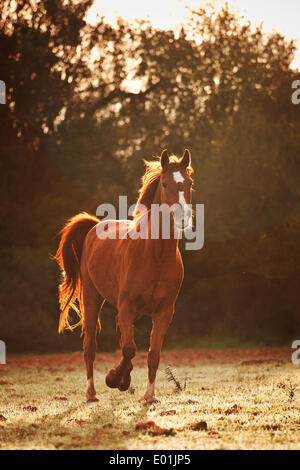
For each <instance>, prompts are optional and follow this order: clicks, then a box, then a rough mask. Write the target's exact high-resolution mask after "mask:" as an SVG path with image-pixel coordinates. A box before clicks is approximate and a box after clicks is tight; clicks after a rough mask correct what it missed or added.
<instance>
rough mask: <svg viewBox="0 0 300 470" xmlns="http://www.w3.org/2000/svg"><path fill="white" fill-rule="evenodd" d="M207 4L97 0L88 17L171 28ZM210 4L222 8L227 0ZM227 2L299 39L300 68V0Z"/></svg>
mask: <svg viewBox="0 0 300 470" xmlns="http://www.w3.org/2000/svg"><path fill="white" fill-rule="evenodd" d="M207 3H208V2H207V1H206V0H151V1H146V0H95V2H94V4H93V6H92V7H91V9H90V10H89V13H88V17H87V19H88V21H89V22H91V23H93V22H94V21H95V19H96V15H97V14H100V15H101V16H102V15H103V16H105V18H106V20H107V21H109V22H111V23H114V21H115V18H116V16H122V17H123V18H126V19H127V20H129V21H131V20H134V19H136V18H144V19H146V18H148V19H150V20H151V22H152V23H153V25H154V26H155V27H158V28H162V29H168V28H175V27H176V26H178V25H179V24H182V23H184V22H185V19H186V17H187V16H188V11H187V9H186V6H188V7H190V8H194V9H196V8H199V7H201V6H205V5H206V4H207ZM210 3H211V4H214V5H215V7H216V8H220V7H221V6H222V4H224V3H225V1H223V0H212V1H210ZM227 3H228V4H229V6H230V7H233V8H234V9H235V10H237V11H238V12H239V14H240V15H243V16H244V17H245V19H249V20H250V21H251V23H253V24H260V23H261V22H263V27H264V31H266V32H272V31H273V30H276V31H278V32H279V33H282V34H283V35H284V36H285V37H286V38H287V39H297V41H298V43H297V45H298V51H297V54H296V57H295V60H294V62H293V64H292V67H294V68H298V69H299V70H300V0H227Z"/></svg>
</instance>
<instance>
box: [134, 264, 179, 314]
mask: <svg viewBox="0 0 300 470" xmlns="http://www.w3.org/2000/svg"><path fill="white" fill-rule="evenodd" d="M181 282H182V270H181V269H180V267H177V266H175V267H174V268H173V270H172V271H170V270H167V271H166V270H165V269H164V268H163V266H157V268H156V269H153V267H152V269H151V270H147V268H146V269H144V270H143V272H140V273H136V275H135V282H134V290H133V291H132V289H130V291H131V300H132V303H133V306H134V309H135V310H136V311H137V312H141V313H143V314H152V313H153V312H157V311H160V310H163V309H164V308H166V307H167V306H168V305H172V304H173V303H174V302H175V300H176V297H177V295H178V292H179V289H180V286H181Z"/></svg>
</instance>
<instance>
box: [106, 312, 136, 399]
mask: <svg viewBox="0 0 300 470" xmlns="http://www.w3.org/2000/svg"><path fill="white" fill-rule="evenodd" d="M116 331H117V335H118V337H119V341H120V346H121V349H122V358H121V361H120V363H119V364H118V365H117V367H116V368H115V369H111V370H110V371H109V372H108V374H107V376H106V385H107V386H108V387H111V388H118V389H119V390H120V391H121V392H124V391H125V390H128V388H129V385H130V381H131V377H130V373H131V371H132V369H133V365H132V362H131V360H132V359H133V358H134V356H135V353H136V344H135V341H134V330H133V318H132V316H131V312H130V310H129V309H128V308H122V309H120V311H119V313H118V315H117V319H116Z"/></svg>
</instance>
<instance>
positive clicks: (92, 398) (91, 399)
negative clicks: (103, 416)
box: [86, 396, 99, 403]
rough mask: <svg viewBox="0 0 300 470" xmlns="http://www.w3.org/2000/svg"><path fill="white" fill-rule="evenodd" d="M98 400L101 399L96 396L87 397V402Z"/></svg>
mask: <svg viewBox="0 0 300 470" xmlns="http://www.w3.org/2000/svg"><path fill="white" fill-rule="evenodd" d="M97 401H99V400H98V398H97V397H96V396H94V397H90V398H88V397H87V398H86V402H87V403H94V402H97Z"/></svg>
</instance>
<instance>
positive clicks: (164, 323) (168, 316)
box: [143, 309, 174, 403]
mask: <svg viewBox="0 0 300 470" xmlns="http://www.w3.org/2000/svg"><path fill="white" fill-rule="evenodd" d="M173 312H174V310H173V309H172V310H171V311H170V312H164V313H163V314H160V315H159V316H157V317H154V318H153V326H152V331H151V336H150V348H149V353H148V383H147V389H146V393H145V395H144V397H143V399H144V400H145V401H146V402H147V403H155V402H158V401H159V400H157V399H156V397H155V378H156V372H157V369H158V366H159V361H160V352H161V348H162V345H163V341H164V337H165V334H166V332H167V330H168V328H169V325H170V323H171V320H172V317H173Z"/></svg>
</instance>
